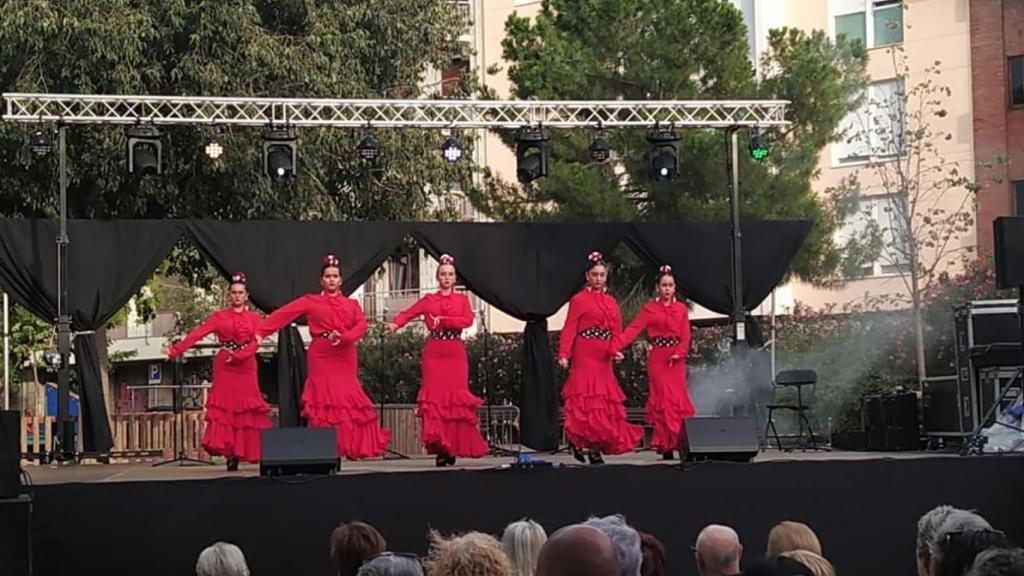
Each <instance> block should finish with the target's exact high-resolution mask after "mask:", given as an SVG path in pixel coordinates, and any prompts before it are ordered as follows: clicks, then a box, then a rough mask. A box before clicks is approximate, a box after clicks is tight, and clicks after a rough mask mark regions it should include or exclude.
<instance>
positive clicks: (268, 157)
mask: <svg viewBox="0 0 1024 576" xmlns="http://www.w3.org/2000/svg"><path fill="white" fill-rule="evenodd" d="M298 166H299V161H298V154H297V146H296V144H295V131H294V130H292V129H290V128H284V129H281V128H270V129H268V130H267V131H266V132H264V133H263V173H264V174H266V175H267V176H270V177H271V178H277V179H281V178H292V177H294V176H295V171H296V169H297V168H298Z"/></svg>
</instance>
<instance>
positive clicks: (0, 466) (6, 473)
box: [0, 410, 21, 498]
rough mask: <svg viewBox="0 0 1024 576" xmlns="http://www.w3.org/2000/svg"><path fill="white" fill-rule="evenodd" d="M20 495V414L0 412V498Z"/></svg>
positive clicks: (15, 411)
mask: <svg viewBox="0 0 1024 576" xmlns="http://www.w3.org/2000/svg"><path fill="white" fill-rule="evenodd" d="M19 493H21V413H20V412H18V411H17V410H2V411H0V498H14V497H15V496H17V495H18V494H19Z"/></svg>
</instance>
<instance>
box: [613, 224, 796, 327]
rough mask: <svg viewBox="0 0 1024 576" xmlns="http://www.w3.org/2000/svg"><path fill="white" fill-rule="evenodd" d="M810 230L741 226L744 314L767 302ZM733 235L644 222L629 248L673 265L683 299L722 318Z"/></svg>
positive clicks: (724, 227) (716, 228) (714, 228)
mask: <svg viewBox="0 0 1024 576" xmlns="http://www.w3.org/2000/svg"><path fill="white" fill-rule="evenodd" d="M810 230H811V222H810V221H807V220H746V221H743V222H742V223H741V224H740V231H741V233H742V236H741V248H742V249H741V255H742V257H743V265H742V271H743V309H744V310H751V309H753V308H754V307H756V306H757V305H758V304H760V303H761V302H763V301H764V299H765V298H767V297H768V295H769V294H771V292H772V289H773V288H775V286H777V285H778V284H779V282H781V281H782V279H783V278H784V277H785V276H786V272H787V271H788V270H789V263H790V262H792V260H793V257H794V256H796V253H797V251H798V250H799V249H800V246H801V245H802V244H803V242H804V239H805V238H806V237H807V233H808V232H810ZM731 234H732V224H731V223H729V222H644V223H636V224H633V225H632V229H631V233H630V236H629V243H630V246H631V247H632V248H633V249H634V250H635V251H636V253H637V254H638V255H639V256H640V257H641V258H643V259H644V260H645V261H647V262H649V263H651V264H653V265H661V264H668V265H669V266H672V270H673V272H674V273H675V277H676V284H677V285H678V287H679V292H680V293H681V294H682V295H684V296H685V297H687V298H689V299H690V300H693V301H694V302H696V303H698V304H700V305H701V306H704V307H705V308H707V309H709V310H714V311H715V312H718V313H719V314H730V313H732V288H731V286H732V238H731Z"/></svg>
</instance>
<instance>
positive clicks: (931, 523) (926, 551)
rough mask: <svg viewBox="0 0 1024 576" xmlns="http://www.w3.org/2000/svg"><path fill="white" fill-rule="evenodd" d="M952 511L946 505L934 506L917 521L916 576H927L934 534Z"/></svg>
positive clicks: (952, 508) (951, 508)
mask: <svg viewBox="0 0 1024 576" xmlns="http://www.w3.org/2000/svg"><path fill="white" fill-rule="evenodd" d="M954 510H956V508H954V507H952V506H949V505H946V504H943V505H941V506H936V507H935V508H932V509H931V510H929V511H927V512H925V514H924V516H921V518H920V519H919V520H918V521H917V576H928V574H929V569H930V561H931V557H932V545H933V543H934V541H935V533H936V532H938V530H939V527H940V526H942V523H943V522H945V521H946V518H948V517H949V515H950V513H951V512H953V511H954Z"/></svg>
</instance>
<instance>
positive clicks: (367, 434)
mask: <svg viewBox="0 0 1024 576" xmlns="http://www.w3.org/2000/svg"><path fill="white" fill-rule="evenodd" d="M320 285H321V287H323V291H322V292H320V293H319V294H306V295H305V296H300V297H298V298H296V299H295V300H292V301H291V302H289V303H288V304H285V305H284V306H282V307H280V308H278V309H277V310H275V311H274V312H273V313H272V314H271V315H270V316H268V317H267V319H266V320H264V321H263V324H262V325H261V326H260V335H261V336H266V335H268V334H273V333H274V332H277V331H278V330H280V329H281V328H284V327H285V326H286V325H287V324H288V323H290V322H292V321H293V320H295V319H296V318H298V317H300V316H305V317H306V320H307V321H308V323H309V334H310V336H311V337H312V339H313V341H312V342H311V343H310V344H309V349H308V350H307V352H306V360H307V364H308V369H309V374H308V376H307V377H306V383H305V386H304V388H303V390H302V416H303V417H304V418H306V421H307V422H308V423H309V425H310V426H312V427H314V428H329V427H333V428H334V429H335V430H336V431H337V436H338V456H341V457H345V458H348V459H349V460H358V459H362V458H374V457H378V456H383V455H384V453H385V452H386V451H387V448H388V443H389V442H390V441H391V433H390V432H389V431H388V430H386V429H383V428H381V427H380V426H379V425H378V420H377V411H376V410H375V409H374V407H373V404H372V403H371V402H370V399H369V398H368V397H367V396H366V393H365V392H363V387H362V385H361V384H360V383H359V378H358V376H357V373H358V370H359V357H358V354H357V351H356V343H357V342H358V341H359V340H360V339H361V338H362V337H363V336H364V335H365V334H366V317H365V316H364V315H363V309H362V308H361V307H360V306H359V303H358V302H356V301H355V300H353V299H351V298H348V297H347V296H345V295H344V294H343V293H342V292H341V265H340V264H339V262H338V259H337V258H336V257H335V256H334V255H333V254H328V255H327V256H326V257H325V258H324V265H323V267H322V268H321V270H320Z"/></svg>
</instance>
